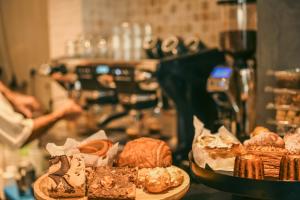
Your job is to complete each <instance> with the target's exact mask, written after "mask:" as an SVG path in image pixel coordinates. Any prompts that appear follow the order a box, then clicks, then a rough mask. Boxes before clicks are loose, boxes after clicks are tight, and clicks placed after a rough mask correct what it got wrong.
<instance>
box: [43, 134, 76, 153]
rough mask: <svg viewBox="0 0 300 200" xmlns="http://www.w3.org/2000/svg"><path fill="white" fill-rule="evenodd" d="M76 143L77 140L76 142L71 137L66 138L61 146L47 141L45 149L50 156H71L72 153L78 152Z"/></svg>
mask: <svg viewBox="0 0 300 200" xmlns="http://www.w3.org/2000/svg"><path fill="white" fill-rule="evenodd" d="M78 145H79V142H77V141H76V140H74V139H72V138H67V140H66V142H65V144H64V145H63V146H57V145H56V144H54V143H48V144H47V145H46V149H47V151H48V152H49V154H50V155H51V156H62V155H67V156H71V155H73V154H77V153H80V151H79V149H78V148H77V146H78Z"/></svg>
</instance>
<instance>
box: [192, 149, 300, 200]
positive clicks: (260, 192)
mask: <svg viewBox="0 0 300 200" xmlns="http://www.w3.org/2000/svg"><path fill="white" fill-rule="evenodd" d="M189 161H190V169H191V172H192V173H191V174H192V176H193V178H194V179H196V180H197V181H199V182H201V183H203V184H205V185H207V186H209V187H212V188H215V189H217V190H221V191H224V192H229V193H232V194H234V195H237V196H242V197H248V198H257V199H275V200H276V199H285V200H291V199H299V197H300V182H298V181H279V180H271V179H267V180H254V179H247V178H240V177H234V176H233V175H232V173H223V172H216V171H213V170H211V169H205V168H201V167H199V166H198V165H197V164H196V163H195V162H194V158H193V155H192V152H190V154H189Z"/></svg>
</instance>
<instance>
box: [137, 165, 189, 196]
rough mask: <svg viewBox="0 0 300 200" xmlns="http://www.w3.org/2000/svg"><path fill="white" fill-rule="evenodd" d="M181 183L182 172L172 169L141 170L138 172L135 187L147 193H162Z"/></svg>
mask: <svg viewBox="0 0 300 200" xmlns="http://www.w3.org/2000/svg"><path fill="white" fill-rule="evenodd" d="M182 183H183V174H182V172H181V171H180V170H179V169H178V168H176V167H174V166H171V167H167V168H162V167H156V168H153V169H151V168H143V169H139V172H138V184H137V187H139V188H143V189H144V190H145V191H146V192H149V193H162V192H165V191H167V190H168V189H170V188H173V187H177V186H179V185H181V184H182Z"/></svg>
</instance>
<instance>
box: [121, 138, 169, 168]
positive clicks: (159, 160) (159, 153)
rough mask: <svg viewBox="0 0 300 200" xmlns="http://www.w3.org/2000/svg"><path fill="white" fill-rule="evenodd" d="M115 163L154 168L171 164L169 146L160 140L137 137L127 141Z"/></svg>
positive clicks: (122, 165)
mask: <svg viewBox="0 0 300 200" xmlns="http://www.w3.org/2000/svg"><path fill="white" fill-rule="evenodd" d="M117 165H118V166H120V167H124V166H128V167H138V168H154V167H168V166H171V165H172V153H171V149H170V147H169V146H168V145H167V143H165V142H164V141H162V140H158V139H153V138H146V137H143V138H139V139H136V140H132V141H130V142H128V143H127V144H126V145H125V147H124V150H123V151H122V153H121V154H120V155H119V158H118V161H117Z"/></svg>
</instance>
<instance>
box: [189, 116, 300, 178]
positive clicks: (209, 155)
mask: <svg viewBox="0 0 300 200" xmlns="http://www.w3.org/2000/svg"><path fill="white" fill-rule="evenodd" d="M194 126H195V130H196V132H195V138H194V142H193V157H194V160H195V162H196V164H197V165H199V166H200V167H202V168H204V167H205V166H206V165H209V167H210V168H211V169H213V170H221V171H229V172H230V171H231V172H233V175H234V176H237V177H241V178H251V179H259V180H261V179H277V180H278V179H279V180H289V181H296V180H300V128H298V129H296V130H295V132H293V133H288V134H286V135H285V136H284V137H283V138H282V137H280V136H279V135H277V134H276V133H273V132H271V131H270V130H268V129H267V128H264V127H257V128H255V129H254V131H253V132H252V133H251V134H250V139H248V140H246V141H244V143H243V144H241V143H239V141H238V140H237V139H236V138H235V137H234V136H233V135H232V134H230V133H229V132H228V131H227V130H226V129H225V128H224V127H221V128H220V129H219V131H218V133H216V134H211V133H210V131H209V130H207V129H205V128H204V127H203V124H202V123H201V122H200V121H199V120H197V119H195V121H194Z"/></svg>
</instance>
